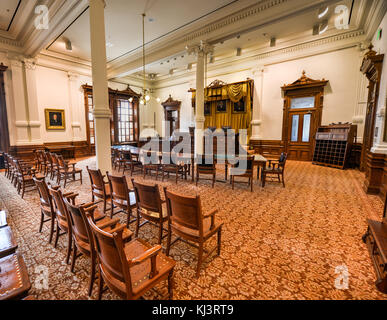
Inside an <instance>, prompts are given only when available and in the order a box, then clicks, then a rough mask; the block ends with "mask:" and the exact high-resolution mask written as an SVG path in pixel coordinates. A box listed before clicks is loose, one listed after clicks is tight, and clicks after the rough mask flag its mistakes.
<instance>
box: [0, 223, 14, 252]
mask: <svg viewBox="0 0 387 320" xmlns="http://www.w3.org/2000/svg"><path fill="white" fill-rule="evenodd" d="M16 249H17V243H16V241H15V238H14V237H13V234H12V231H11V228H10V227H4V228H1V229H0V258H4V257H6V256H8V255H10V254H14V253H15V252H16Z"/></svg>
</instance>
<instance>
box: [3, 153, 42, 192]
mask: <svg viewBox="0 0 387 320" xmlns="http://www.w3.org/2000/svg"><path fill="white" fill-rule="evenodd" d="M4 164H5V176H6V177H7V178H8V179H10V180H11V183H12V184H13V186H14V187H15V188H16V189H17V191H18V194H20V195H21V197H22V198H24V194H25V192H27V191H31V190H34V189H35V184H34V181H33V177H35V176H38V177H39V178H41V177H42V176H41V175H40V174H39V173H36V168H35V167H34V165H33V163H31V162H28V161H23V160H21V159H18V158H16V157H13V156H11V155H9V154H7V153H4Z"/></svg>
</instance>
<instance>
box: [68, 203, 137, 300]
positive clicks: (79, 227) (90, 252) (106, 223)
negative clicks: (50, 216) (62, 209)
mask: <svg viewBox="0 0 387 320" xmlns="http://www.w3.org/2000/svg"><path fill="white" fill-rule="evenodd" d="M64 203H65V205H66V208H67V210H68V213H69V220H70V222H71V230H72V238H73V257H72V262H71V272H74V267H75V261H76V259H77V258H78V257H79V256H81V255H84V256H86V257H89V258H90V260H91V270H90V281H89V290H88V294H89V296H91V294H92V291H93V283H94V280H95V266H96V262H97V260H96V258H97V256H96V253H95V245H94V238H93V235H92V233H91V230H90V225H89V222H88V220H87V217H86V215H87V214H88V215H89V216H90V217H91V219H92V220H93V223H95V224H97V226H98V227H99V228H101V229H103V230H106V232H109V230H111V229H113V230H114V229H115V228H116V227H121V226H122V225H121V224H119V219H110V218H104V219H102V220H99V221H98V222H96V221H95V218H94V211H95V210H96V209H97V205H96V204H95V203H88V204H84V205H80V206H77V205H74V204H73V203H70V201H69V200H68V199H64ZM122 227H123V228H122V230H123V231H124V230H125V232H124V233H123V239H124V241H130V240H131V238H132V235H133V233H132V232H131V231H130V230H129V229H127V228H125V226H122ZM78 251H79V255H78Z"/></svg>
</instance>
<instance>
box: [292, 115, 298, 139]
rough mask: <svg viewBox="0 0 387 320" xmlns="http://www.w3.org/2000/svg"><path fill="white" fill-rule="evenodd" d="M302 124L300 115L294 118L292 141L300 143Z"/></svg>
mask: <svg viewBox="0 0 387 320" xmlns="http://www.w3.org/2000/svg"><path fill="white" fill-rule="evenodd" d="M299 122H300V116H299V115H298V114H296V115H293V116H292V134H291V141H292V142H297V141H298V126H299Z"/></svg>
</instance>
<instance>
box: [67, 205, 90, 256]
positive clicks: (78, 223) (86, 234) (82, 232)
mask: <svg viewBox="0 0 387 320" xmlns="http://www.w3.org/2000/svg"><path fill="white" fill-rule="evenodd" d="M63 201H64V203H65V205H66V208H67V211H68V213H69V218H70V219H69V220H70V223H69V224H71V229H72V232H73V237H74V238H75V239H74V240H75V241H76V242H82V243H85V244H89V246H90V250H89V251H91V250H92V248H93V238H92V236H91V233H90V232H91V231H90V229H89V228H88V222H87V220H86V217H85V216H84V212H82V210H81V207H80V206H76V205H73V204H71V203H70V202H69V201H68V200H67V199H64V200H63Z"/></svg>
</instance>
